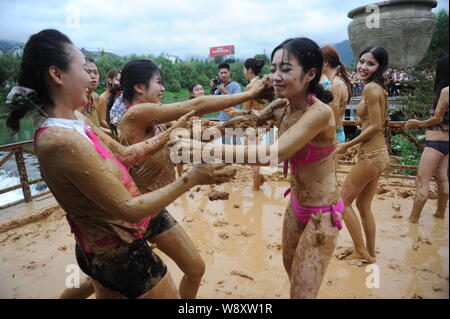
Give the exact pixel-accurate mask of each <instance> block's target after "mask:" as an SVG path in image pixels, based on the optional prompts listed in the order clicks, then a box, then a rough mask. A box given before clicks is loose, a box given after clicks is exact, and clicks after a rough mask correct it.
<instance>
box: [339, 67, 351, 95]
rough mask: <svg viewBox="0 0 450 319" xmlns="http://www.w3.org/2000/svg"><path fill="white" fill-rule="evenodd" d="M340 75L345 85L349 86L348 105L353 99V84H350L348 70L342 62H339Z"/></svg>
mask: <svg viewBox="0 0 450 319" xmlns="http://www.w3.org/2000/svg"><path fill="white" fill-rule="evenodd" d="M338 73H339V75H340V77H341V78H342V79H343V80H344V82H345V84H347V91H348V99H347V104H348V103H350V100H351V98H352V89H351V87H352V84H351V83H350V78H349V76H348V73H347V69H346V68H345V65H344V63H342V62H341V61H339V66H338Z"/></svg>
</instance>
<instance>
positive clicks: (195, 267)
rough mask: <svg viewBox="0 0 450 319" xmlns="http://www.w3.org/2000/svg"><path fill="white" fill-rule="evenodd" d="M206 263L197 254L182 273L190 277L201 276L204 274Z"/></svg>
mask: <svg viewBox="0 0 450 319" xmlns="http://www.w3.org/2000/svg"><path fill="white" fill-rule="evenodd" d="M205 270H206V264H205V262H204V261H203V259H202V257H201V256H200V255H199V256H198V257H197V258H195V260H194V261H193V262H192V263H191V264H190V265H189V267H188V269H183V272H184V274H185V275H186V276H187V277H190V278H201V277H203V275H204V274H205Z"/></svg>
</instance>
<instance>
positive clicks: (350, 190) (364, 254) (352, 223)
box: [341, 160, 376, 260]
mask: <svg viewBox="0 0 450 319" xmlns="http://www.w3.org/2000/svg"><path fill="white" fill-rule="evenodd" d="M374 174H376V172H375V170H373V167H371V166H370V165H369V163H368V162H367V161H364V160H363V161H359V162H358V163H356V165H355V166H354V167H353V168H352V170H351V171H350V172H349V174H348V175H347V177H346V179H345V181H344V185H343V186H342V190H341V196H342V199H343V200H344V222H345V226H346V227H347V229H348V232H349V233H350V237H351V238H352V241H353V244H354V245H355V249H354V251H353V254H352V255H350V256H349V257H348V259H362V260H371V259H372V257H371V255H370V253H369V251H368V250H367V248H366V245H365V243H364V238H363V233H362V229H361V224H360V222H359V219H358V217H357V216H356V214H355V211H354V210H353V207H352V203H353V201H354V200H355V198H356V197H357V196H359V194H360V193H361V192H362V191H363V189H364V187H365V186H366V185H367V183H368V181H370V179H372V178H373V176H374Z"/></svg>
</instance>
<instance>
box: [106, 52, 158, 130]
mask: <svg viewBox="0 0 450 319" xmlns="http://www.w3.org/2000/svg"><path fill="white" fill-rule="evenodd" d="M155 72H158V73H160V70H159V68H158V67H157V66H156V65H155V64H154V63H153V62H152V61H150V60H146V59H138V60H132V61H130V62H128V63H127V64H125V66H124V67H123V68H122V72H121V76H120V89H121V90H122V94H123V99H124V101H126V102H128V103H131V101H132V100H133V97H134V86H135V85H136V84H144V85H145V88H148V86H149V85H150V80H151V79H152V76H153V74H154V73H155ZM116 94H117V91H116V89H115V88H114V87H113V88H112V90H111V94H110V96H109V100H108V106H107V108H106V121H107V123H108V125H109V127H110V128H111V130H113V131H116V128H115V127H114V126H113V125H112V124H111V122H110V121H111V119H110V111H111V108H112V106H113V104H114V100H115V98H116Z"/></svg>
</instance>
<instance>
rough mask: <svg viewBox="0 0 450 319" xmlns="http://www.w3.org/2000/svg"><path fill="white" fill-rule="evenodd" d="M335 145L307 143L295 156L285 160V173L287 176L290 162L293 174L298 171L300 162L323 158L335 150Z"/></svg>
mask: <svg viewBox="0 0 450 319" xmlns="http://www.w3.org/2000/svg"><path fill="white" fill-rule="evenodd" d="M335 148H336V146H335V145H330V146H315V145H312V144H310V143H308V144H306V145H305V146H304V147H303V148H302V149H301V150H299V151H297V153H295V155H294V156H293V157H291V158H290V159H288V160H286V161H284V167H283V173H284V176H285V177H286V176H287V172H288V163H290V164H291V165H290V166H291V171H292V173H293V174H295V173H296V172H297V166H298V165H300V164H306V163H311V162H316V161H320V160H323V159H324V158H326V157H327V156H329V155H330V154H331V153H333V151H334V150H335Z"/></svg>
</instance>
